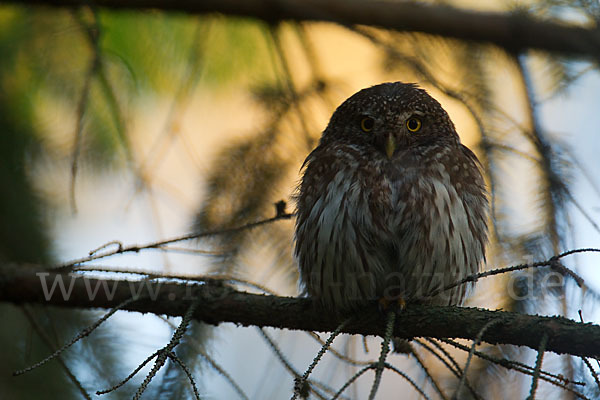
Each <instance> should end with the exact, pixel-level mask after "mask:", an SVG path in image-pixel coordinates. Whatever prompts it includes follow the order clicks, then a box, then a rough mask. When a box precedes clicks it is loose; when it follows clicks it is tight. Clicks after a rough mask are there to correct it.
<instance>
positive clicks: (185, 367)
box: [167, 351, 200, 400]
mask: <svg viewBox="0 0 600 400" xmlns="http://www.w3.org/2000/svg"><path fill="white" fill-rule="evenodd" d="M167 355H168V356H169V358H170V359H171V360H173V361H174V362H175V363H176V364H177V365H179V367H180V368H181V369H182V370H183V372H184V373H185V376H187V378H188V381H190V385H192V390H193V391H194V397H196V400H200V394H199V393H198V387H197V386H196V381H194V378H193V377H192V374H191V372H190V370H189V368H188V367H187V365H185V363H184V362H183V361H181V360H180V359H179V357H177V355H176V354H175V353H174V352H172V351H171V352H169V354H167Z"/></svg>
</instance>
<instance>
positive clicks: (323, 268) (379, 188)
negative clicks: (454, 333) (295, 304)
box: [295, 82, 488, 309]
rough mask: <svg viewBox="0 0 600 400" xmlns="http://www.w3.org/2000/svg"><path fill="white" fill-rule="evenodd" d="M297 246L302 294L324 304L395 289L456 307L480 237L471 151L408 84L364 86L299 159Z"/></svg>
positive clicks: (474, 267)
mask: <svg viewBox="0 0 600 400" xmlns="http://www.w3.org/2000/svg"><path fill="white" fill-rule="evenodd" d="M304 165H305V170H304V175H303V178H302V182H301V184H300V187H299V189H298V194H297V221H296V249H295V254H296V256H297V259H298V262H299V265H300V278H301V284H302V286H303V288H304V291H305V292H306V293H307V294H308V295H309V296H311V297H314V298H317V299H319V300H320V301H322V302H323V304H324V305H325V306H327V307H329V308H333V309H351V308H355V307H357V306H360V305H362V304H364V303H365V302H366V301H368V300H373V299H380V298H384V297H386V298H388V299H395V298H398V297H402V298H403V299H405V300H408V301H410V300H422V301H426V302H428V303H433V304H461V303H462V301H463V299H464V297H465V293H466V289H467V288H466V287H465V285H463V286H460V287H456V288H454V289H452V290H448V291H445V292H442V293H440V294H438V295H436V296H435V297H434V298H429V299H426V298H425V296H426V295H427V294H428V293H430V292H431V291H433V290H435V289H438V288H440V287H442V286H445V285H447V284H449V283H452V282H455V281H457V280H459V279H462V278H464V277H465V276H467V275H469V274H473V273H475V272H477V271H478V269H479V266H480V264H481V262H482V260H483V259H484V252H485V245H486V241H487V208H488V203H487V195H486V189H485V184H484V181H483V178H482V176H481V172H480V170H479V165H478V161H477V158H476V157H475V155H474V154H473V153H472V152H471V151H470V150H469V149H468V148H466V147H465V146H463V145H462V144H461V143H460V139H459V137H458V134H457V133H456V130H455V128H454V124H453V123H452V121H451V120H450V118H449V117H448V114H447V113H446V112H445V111H444V109H443V108H442V107H441V105H440V104H439V103H438V102H437V101H436V100H435V99H433V98H432V97H431V96H429V95H428V94H427V93H426V92H425V91H424V90H422V89H419V88H418V87H417V86H416V85H413V84H405V83H402V82H394V83H384V84H381V85H377V86H373V87H370V88H367V89H363V90H361V91H359V92H358V93H356V94H354V95H353V96H351V97H350V98H349V99H348V100H346V101H345V102H344V103H343V104H342V105H341V106H340V107H338V109H337V110H336V111H335V112H334V114H333V116H332V117H331V120H330V122H329V124H328V126H327V128H326V129H325V131H324V132H323V135H322V137H321V141H320V143H319V145H318V146H317V148H315V149H314V150H313V151H312V152H311V153H310V154H309V155H308V157H307V158H306V161H305V163H304Z"/></svg>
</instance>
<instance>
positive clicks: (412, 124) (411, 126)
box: [406, 117, 421, 132]
mask: <svg viewBox="0 0 600 400" xmlns="http://www.w3.org/2000/svg"><path fill="white" fill-rule="evenodd" d="M406 127H407V128H408V130H409V131H411V132H417V131H418V130H419V129H421V120H420V119H419V118H417V117H410V118H409V119H407V120H406Z"/></svg>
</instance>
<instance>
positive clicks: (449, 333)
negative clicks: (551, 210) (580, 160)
mask: <svg viewBox="0 0 600 400" xmlns="http://www.w3.org/2000/svg"><path fill="white" fill-rule="evenodd" d="M132 297H136V298H137V300H136V301H134V302H132V303H129V304H128V305H127V306H125V307H124V309H126V310H129V311H137V312H142V313H153V314H157V315H170V316H182V315H183V314H184V313H185V311H186V310H187V308H188V307H189V305H190V303H191V301H199V302H200V304H199V306H198V308H197V310H196V312H195V313H194V318H195V319H196V320H198V321H203V322H206V323H209V324H214V325H218V324H220V323H223V322H232V323H235V324H239V325H244V326H247V325H256V326H261V327H264V326H270V327H275V328H283V329H298V330H304V331H318V332H327V331H333V330H335V329H336V328H337V326H338V325H339V324H340V323H341V322H342V321H343V320H345V319H346V318H347V316H342V315H332V314H329V313H327V312H326V311H325V310H322V309H320V308H318V307H317V306H316V305H314V304H313V302H312V301H310V300H309V299H301V298H291V297H277V296H268V295H260V294H250V293H244V292H238V291H236V290H234V289H232V288H230V287H228V286H224V285H222V284H215V283H214V282H212V283H205V284H198V283H197V282H195V283H194V284H185V283H183V284H182V283H180V282H166V281H162V282H149V281H135V282H134V281H125V280H108V279H90V278H87V277H84V276H83V275H79V274H73V275H63V274H56V273H52V272H40V271H37V270H33V269H31V268H27V267H22V266H21V267H13V266H8V267H7V266H5V267H2V268H1V271H0V301H3V302H12V303H16V304H22V303H38V304H47V305H53V306H60V307H73V308H107V309H108V308H113V307H115V306H117V305H118V304H120V303H122V302H124V301H125V300H127V299H130V298H132ZM396 321H397V322H396V326H395V330H394V335H395V336H398V337H403V338H413V337H433V338H463V339H475V338H476V337H477V336H478V334H479V333H480V332H481V330H482V328H483V327H484V326H485V325H486V324H488V323H489V322H490V321H498V322H496V323H494V324H493V326H492V327H491V328H489V329H487V330H485V334H484V335H483V340H484V341H485V342H488V343H491V344H512V345H517V346H528V347H531V348H532V349H537V348H538V346H539V343H540V340H541V339H542V337H543V336H544V334H546V333H547V334H548V335H549V339H548V343H547V346H546V348H547V350H548V351H553V352H555V353H559V354H563V353H568V354H572V355H577V356H587V357H600V326H598V325H594V324H589V323H588V324H583V323H578V322H575V321H571V320H569V319H566V318H562V317H540V316H531V315H523V314H517V313H511V312H504V311H490V310H484V309H477V308H460V307H434V306H422V305H409V306H408V307H407V308H406V310H404V311H402V312H401V313H400V314H399V315H398V318H397V320H396ZM384 325H385V321H384V318H383V315H382V314H381V313H380V312H379V311H378V309H377V305H376V304H373V305H372V306H371V307H367V308H366V309H365V310H364V312H358V313H355V314H354V318H353V320H352V321H351V322H350V323H348V324H346V326H345V328H344V329H343V332H345V333H349V334H361V335H379V336H382V335H383V334H384Z"/></svg>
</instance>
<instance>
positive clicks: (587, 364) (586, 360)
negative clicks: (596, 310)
mask: <svg viewBox="0 0 600 400" xmlns="http://www.w3.org/2000/svg"><path fill="white" fill-rule="evenodd" d="M577 312H578V314H579V320H580V321H581V323H584V321H583V314H582V313H581V310H578V311H577ZM581 359H582V360H583V362H584V364H585V366H586V367H587V369H588V370H589V371H590V374H592V376H593V377H594V380H595V381H596V386H598V389H600V379H598V374H597V373H596V371H595V370H594V368H593V367H592V364H591V363H590V362H589V360H588V359H587V357H581ZM596 362H597V363H598V366H599V367H600V361H598V359H596Z"/></svg>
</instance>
